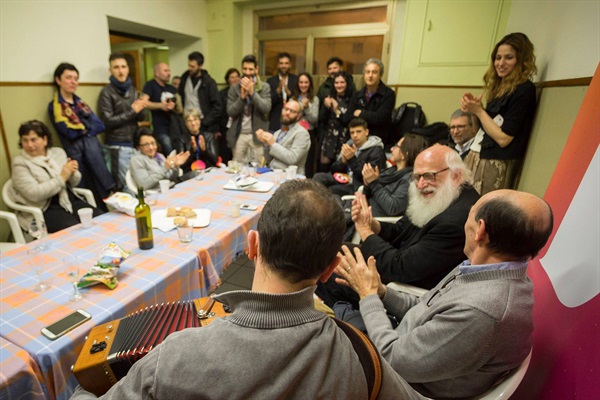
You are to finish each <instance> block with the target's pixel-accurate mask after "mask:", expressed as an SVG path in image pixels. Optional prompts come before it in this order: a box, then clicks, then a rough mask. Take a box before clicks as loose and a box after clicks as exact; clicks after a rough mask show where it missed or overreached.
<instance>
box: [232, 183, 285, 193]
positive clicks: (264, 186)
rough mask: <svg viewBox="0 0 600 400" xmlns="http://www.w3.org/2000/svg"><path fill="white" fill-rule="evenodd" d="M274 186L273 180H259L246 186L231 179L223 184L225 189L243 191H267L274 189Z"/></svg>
mask: <svg viewBox="0 0 600 400" xmlns="http://www.w3.org/2000/svg"><path fill="white" fill-rule="evenodd" d="M273 186H275V184H274V183H273V182H264V181H258V182H256V183H255V184H254V185H250V186H246V187H239V186H237V185H236V184H235V183H234V182H233V181H229V182H227V183H226V184H225V186H223V189H225V190H241V191H243V192H262V193H266V192H268V191H269V190H271V189H273Z"/></svg>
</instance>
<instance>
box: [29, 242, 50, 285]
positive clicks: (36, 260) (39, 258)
mask: <svg viewBox="0 0 600 400" xmlns="http://www.w3.org/2000/svg"><path fill="white" fill-rule="evenodd" d="M43 250H44V249H42V248H41V247H33V248H31V249H29V250H27V257H28V259H29V266H30V267H31V270H32V271H33V272H34V273H35V274H36V275H37V279H38V283H37V284H36V285H35V286H34V288H33V290H35V291H36V292H43V291H44V290H46V289H48V288H49V287H50V285H49V284H47V283H46V282H44V281H43V280H42V272H43V270H44V264H45V260H44V252H43Z"/></svg>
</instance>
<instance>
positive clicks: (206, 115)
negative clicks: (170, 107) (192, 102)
mask: <svg viewBox="0 0 600 400" xmlns="http://www.w3.org/2000/svg"><path fill="white" fill-rule="evenodd" d="M189 76H190V72H189V71H185V73H184V74H183V75H182V76H181V83H180V84H179V91H178V93H179V95H180V96H181V101H182V104H183V105H184V108H185V85H186V83H187V80H188V79H189ZM200 79H202V82H201V83H200V87H198V99H199V101H200V108H201V109H202V114H203V117H202V125H201V127H200V130H201V132H219V129H220V121H221V113H222V112H223V107H222V105H221V102H220V101H219V90H218V88H217V82H215V80H214V79H213V78H212V77H211V76H210V75H209V73H208V71H207V70H205V69H203V70H202V75H201V76H200ZM184 111H185V110H184Z"/></svg>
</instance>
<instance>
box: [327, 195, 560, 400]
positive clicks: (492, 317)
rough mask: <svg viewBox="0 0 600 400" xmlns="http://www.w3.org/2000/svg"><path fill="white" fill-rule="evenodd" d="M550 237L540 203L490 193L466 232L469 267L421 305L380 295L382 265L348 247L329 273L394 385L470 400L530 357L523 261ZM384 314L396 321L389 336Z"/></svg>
mask: <svg viewBox="0 0 600 400" xmlns="http://www.w3.org/2000/svg"><path fill="white" fill-rule="evenodd" d="M552 229H553V217H552V210H551V208H550V206H549V205H548V204H547V203H546V202H545V201H544V200H542V199H541V198H539V197H536V196H534V195H532V194H529V193H525V192H518V191H515V190H496V191H494V192H491V193H488V194H486V195H484V196H483V197H482V198H481V199H480V200H479V201H478V202H477V203H476V204H475V205H474V206H473V207H472V208H471V211H470V213H469V216H468V218H467V222H466V223H465V226H464V231H465V234H466V240H465V243H464V253H465V255H466V258H467V260H465V261H463V262H461V263H460V264H457V265H458V266H457V267H456V268H454V269H453V270H452V271H451V272H450V273H449V274H448V275H447V276H446V277H445V278H444V279H442V281H441V282H440V283H439V284H438V285H437V286H436V287H435V288H434V290H431V291H429V292H427V293H425V294H424V295H423V296H421V298H416V297H415V296H411V295H408V294H402V293H398V292H395V291H394V290H389V289H387V288H386V287H385V286H384V285H383V284H382V283H381V281H380V280H379V277H378V274H377V271H376V268H378V267H379V262H377V267H376V266H375V260H374V259H369V260H368V266H367V263H365V259H364V258H363V257H362V255H361V254H360V252H355V255H353V254H351V253H350V251H349V250H348V249H347V248H346V249H344V253H345V256H344V257H343V259H342V262H341V264H340V266H338V268H337V269H336V272H337V273H339V274H340V276H341V277H342V280H341V281H340V282H342V283H345V284H348V285H350V286H351V287H352V288H354V289H355V290H356V291H357V293H358V294H359V296H360V299H361V300H360V314H361V316H362V318H363V319H364V323H365V325H366V328H367V331H368V333H369V337H370V338H371V339H372V340H373V342H374V343H375V345H376V346H377V348H378V349H380V351H381V353H382V355H383V357H384V358H385V359H386V360H388V361H389V362H390V364H391V365H392V367H393V368H394V370H396V372H398V374H399V375H400V376H401V377H403V378H404V379H406V380H407V381H408V382H409V383H410V384H411V385H412V386H413V388H415V389H416V390H418V391H419V392H420V393H421V394H423V395H425V396H427V397H428V398H429V397H431V398H436V399H437V398H471V397H473V396H479V395H481V393H483V392H484V391H486V390H488V389H489V388H490V387H492V386H493V385H494V384H496V383H498V382H499V381H501V380H502V378H503V377H504V376H505V375H506V373H508V372H509V371H510V370H512V369H514V368H516V367H518V366H519V365H520V364H521V363H522V362H523V360H525V358H526V357H527V354H528V353H529V352H530V350H531V335H532V332H533V284H532V282H531V280H530V279H529V278H528V277H527V263H528V260H530V259H532V258H534V257H536V255H537V254H538V252H539V251H540V250H541V249H542V248H543V247H544V245H545V244H546V242H547V240H548V237H549V236H550V234H551V233H552ZM462 248H463V247H462V246H461V249H462ZM435 256H436V255H435V254H431V255H430V257H431V258H435ZM355 257H356V260H355ZM386 311H387V312H388V313H389V314H391V315H394V316H396V317H397V318H399V319H400V320H401V321H400V324H399V325H398V327H396V328H395V329H394V328H393V327H392V326H391V324H390V323H389V319H388V317H387V315H386Z"/></svg>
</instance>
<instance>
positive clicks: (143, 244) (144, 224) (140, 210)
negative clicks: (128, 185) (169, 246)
mask: <svg viewBox="0 0 600 400" xmlns="http://www.w3.org/2000/svg"><path fill="white" fill-rule="evenodd" d="M137 198H138V200H139V203H138V205H137V206H136V207H135V224H136V227H137V238H138V245H139V246H140V249H142V250H149V249H151V248H153V247H154V239H153V238H152V218H151V215H150V206H149V205H148V204H146V203H145V202H144V188H141V187H140V188H138V195H137Z"/></svg>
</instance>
